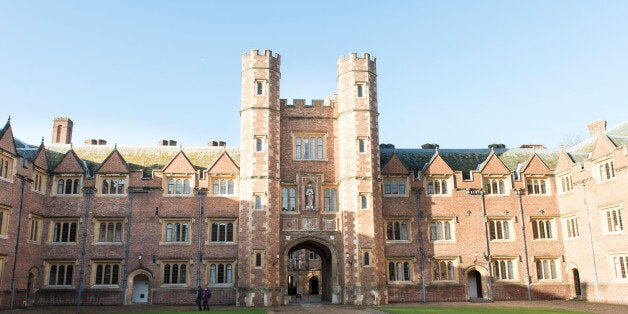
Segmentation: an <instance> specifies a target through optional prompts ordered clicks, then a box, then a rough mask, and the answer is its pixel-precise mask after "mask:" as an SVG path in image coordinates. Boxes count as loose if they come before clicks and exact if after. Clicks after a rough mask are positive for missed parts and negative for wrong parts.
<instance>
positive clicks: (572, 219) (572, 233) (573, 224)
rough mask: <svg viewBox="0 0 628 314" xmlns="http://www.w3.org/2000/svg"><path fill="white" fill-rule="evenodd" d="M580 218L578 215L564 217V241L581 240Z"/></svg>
mask: <svg viewBox="0 0 628 314" xmlns="http://www.w3.org/2000/svg"><path fill="white" fill-rule="evenodd" d="M578 218H579V216H578V215H570V216H565V217H562V221H563V241H569V240H576V239H580V226H579V221H578Z"/></svg>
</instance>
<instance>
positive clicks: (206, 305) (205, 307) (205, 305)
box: [203, 288, 212, 311]
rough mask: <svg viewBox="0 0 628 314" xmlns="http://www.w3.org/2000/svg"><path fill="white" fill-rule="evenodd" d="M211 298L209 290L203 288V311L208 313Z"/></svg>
mask: <svg viewBox="0 0 628 314" xmlns="http://www.w3.org/2000/svg"><path fill="white" fill-rule="evenodd" d="M211 297H212V292H211V291H209V288H205V295H203V310H208V311H209V298H211Z"/></svg>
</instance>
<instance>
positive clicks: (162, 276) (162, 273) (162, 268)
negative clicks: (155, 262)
mask: <svg viewBox="0 0 628 314" xmlns="http://www.w3.org/2000/svg"><path fill="white" fill-rule="evenodd" d="M191 264H192V263H191V262H190V261H189V260H181V259H168V260H160V261H159V280H160V282H161V284H160V286H161V287H187V286H188V284H189V281H190V265H191ZM175 265H176V266H177V282H174V283H173V282H171V281H172V279H174V277H173V273H174V272H173V269H174V266H175ZM181 266H185V280H184V282H181V281H182V280H181V268H182V267H181ZM166 267H168V280H167V281H168V282H166Z"/></svg>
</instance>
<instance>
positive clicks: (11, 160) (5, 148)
mask: <svg viewBox="0 0 628 314" xmlns="http://www.w3.org/2000/svg"><path fill="white" fill-rule="evenodd" d="M16 157H17V149H16V147H15V140H14V139H13V129H12V128H11V118H9V119H8V120H7V123H6V124H5V126H4V128H2V130H0V180H5V181H9V182H13V174H14V173H15V169H14V168H15V163H16V160H17V159H16Z"/></svg>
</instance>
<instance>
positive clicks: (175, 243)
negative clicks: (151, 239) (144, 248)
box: [159, 241, 190, 246]
mask: <svg viewBox="0 0 628 314" xmlns="http://www.w3.org/2000/svg"><path fill="white" fill-rule="evenodd" d="M159 245H174V246H178V245H180V246H183V245H190V242H163V241H160V242H159Z"/></svg>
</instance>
